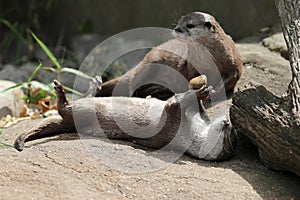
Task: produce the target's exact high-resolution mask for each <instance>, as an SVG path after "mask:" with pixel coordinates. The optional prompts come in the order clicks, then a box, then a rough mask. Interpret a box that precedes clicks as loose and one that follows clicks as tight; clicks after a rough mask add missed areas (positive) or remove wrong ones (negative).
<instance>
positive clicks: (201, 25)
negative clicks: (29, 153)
mask: <svg viewBox="0 0 300 200" xmlns="http://www.w3.org/2000/svg"><path fill="white" fill-rule="evenodd" d="M217 24H218V23H217V22H216V20H215V18H214V17H213V16H211V15H209V14H207V13H202V12H193V13H190V14H188V15H185V16H183V17H181V19H180V20H179V21H178V23H177V26H176V27H175V29H174V30H173V36H174V37H176V38H178V39H181V40H185V41H189V42H196V41H202V40H205V39H206V38H211V37H212V35H213V34H214V33H215V31H216V28H217V27H216V26H217Z"/></svg>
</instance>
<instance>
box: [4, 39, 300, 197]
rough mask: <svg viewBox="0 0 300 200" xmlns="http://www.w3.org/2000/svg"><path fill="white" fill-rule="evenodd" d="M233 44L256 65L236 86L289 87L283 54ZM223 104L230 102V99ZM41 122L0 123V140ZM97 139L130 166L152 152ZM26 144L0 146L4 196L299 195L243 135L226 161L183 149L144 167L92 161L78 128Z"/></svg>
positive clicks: (293, 180) (294, 182) (291, 179)
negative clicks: (135, 169) (0, 126)
mask: <svg viewBox="0 0 300 200" xmlns="http://www.w3.org/2000/svg"><path fill="white" fill-rule="evenodd" d="M238 48H239V50H240V51H241V54H242V57H243V59H244V61H245V62H247V63H254V62H255V63H256V64H255V65H253V66H252V67H250V66H248V65H247V66H248V67H245V68H244V73H243V75H242V78H241V81H240V82H239V85H238V87H237V89H238V88H243V87H244V86H245V85H248V84H249V83H251V82H256V83H263V84H264V85H265V86H266V87H267V88H271V89H272V92H273V91H274V92H277V94H278V95H280V94H282V93H283V92H284V91H285V90H286V88H287V85H288V81H287V80H290V77H289V76H290V68H289V64H288V62H287V61H286V60H285V59H282V58H280V56H279V55H278V54H276V53H274V52H270V51H268V50H267V48H264V47H263V46H262V45H261V43H258V44H252V45H250V44H239V45H238ZM266 69H267V70H266ZM287 74H288V75H287ZM224 104H225V105H226V106H229V105H230V100H229V101H227V102H225V103H224ZM220 105H221V104H219V105H218V106H219V107H220ZM214 109H216V110H218V109H217V107H214ZM222 109H223V108H222V106H221V108H220V110H219V112H224V110H222ZM38 121H39V120H35V121H24V122H21V123H19V124H17V125H15V126H13V127H10V128H8V129H4V133H3V134H2V136H1V138H0V141H2V142H5V143H7V144H12V143H13V140H14V138H15V137H16V136H17V135H18V134H20V133H22V132H24V131H26V130H28V129H29V128H31V127H32V126H34V125H35V124H36V123H38ZM97 142H98V144H101V147H102V148H103V149H104V150H105V147H111V146H113V147H114V148H115V149H116V150H117V152H118V154H117V155H120V154H123V155H124V157H126V158H127V159H128V165H130V163H132V164H134V163H135V161H136V160H137V159H140V160H142V161H143V160H145V161H146V160H147V161H148V160H151V159H152V158H149V157H148V156H147V152H148V151H149V149H144V148H142V149H141V148H139V147H137V146H136V145H130V144H128V143H126V142H121V141H119V142H115V143H108V142H105V141H97ZM26 146H27V148H25V149H24V151H23V152H21V153H20V152H17V151H16V150H15V149H13V148H10V147H5V146H2V147H1V148H0V194H1V198H3V199H41V198H42V199H53V198H55V199H100V198H101V199H117V198H118V199H130V198H131V199H299V198H300V193H299V185H300V178H299V177H298V176H296V175H294V174H287V173H281V172H276V171H271V170H269V169H267V168H266V167H265V166H264V165H263V164H262V163H261V162H260V161H259V157H258V153H257V150H256V149H255V147H253V146H252V145H250V144H249V143H245V142H242V141H240V143H239V144H238V147H237V151H236V155H235V156H234V157H233V158H232V159H231V160H230V161H226V162H220V163H212V162H205V161H201V160H196V159H193V158H190V157H187V156H182V157H181V158H179V159H178V160H177V161H176V162H174V163H171V164H170V165H168V166H166V167H165V168H163V169H160V170H157V171H154V172H149V173H143V174H139V173H137V174H132V173H124V172H122V171H117V170H115V169H113V168H111V167H108V166H107V161H111V162H114V161H115V160H116V158H114V156H115V157H117V156H116V155H115V154H106V157H104V158H103V159H102V160H97V159H96V158H95V157H94V156H93V155H92V154H90V153H89V152H88V151H87V149H86V148H85V147H84V146H83V143H81V142H80V140H79V139H78V137H76V135H61V136H58V137H54V138H48V139H41V140H38V141H35V142H30V143H28V144H27V145H26ZM132 152H133V153H132ZM103 160H105V161H106V163H105V164H104V163H103ZM152 160H155V158H153V159H152ZM116 165H120V163H119V164H118V163H117V164H116ZM133 166H134V165H133Z"/></svg>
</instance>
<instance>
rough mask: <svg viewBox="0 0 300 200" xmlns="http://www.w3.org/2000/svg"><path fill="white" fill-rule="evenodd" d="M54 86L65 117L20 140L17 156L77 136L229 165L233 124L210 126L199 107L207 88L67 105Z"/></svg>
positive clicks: (59, 87)
mask: <svg viewBox="0 0 300 200" xmlns="http://www.w3.org/2000/svg"><path fill="white" fill-rule="evenodd" d="M54 84H55V90H56V93H57V99H58V101H57V105H58V112H59V114H60V116H53V117H49V118H46V119H45V120H44V121H43V122H41V123H40V124H38V125H37V126H35V127H33V128H32V129H31V130H29V131H28V132H27V133H24V134H21V135H19V136H18V137H17V139H16V140H15V143H14V145H15V148H16V149H17V150H19V151H22V150H23V148H24V143H25V142H27V141H31V140H35V139H38V138H44V137H48V136H54V135H58V134H62V133H73V132H76V131H78V132H80V133H82V134H92V135H94V136H95V135H96V136H99V137H107V138H109V139H126V140H130V141H134V142H136V143H137V144H140V145H142V146H146V147H150V148H155V149H159V148H162V147H164V146H165V145H167V144H169V143H170V142H171V141H172V142H173V148H174V150H182V149H184V150H186V153H187V154H189V155H191V156H194V157H196V158H199V159H205V160H222V159H226V158H228V157H229V156H231V154H232V152H233V146H232V141H233V139H234V134H232V132H231V125H230V123H229V120H227V119H226V118H223V117H221V118H218V119H216V120H215V121H213V122H212V123H211V122H209V121H208V119H206V115H205V110H203V109H204V108H203V106H202V103H201V101H200V103H199V101H198V99H206V98H207V97H208V95H209V89H208V88H207V87H206V85H203V86H201V88H200V89H197V90H189V91H187V92H185V93H181V94H176V95H174V96H173V97H171V98H170V99H168V100H167V101H161V100H158V99H156V98H147V99H142V98H134V97H103V98H101V97H100V98H95V97H92V98H83V99H79V100H77V101H74V102H73V103H72V104H68V102H67V100H66V96H65V93H64V90H63V87H62V85H61V84H60V83H59V82H57V81H54ZM199 106H200V108H199ZM199 109H200V112H199ZM139 129H143V131H139Z"/></svg>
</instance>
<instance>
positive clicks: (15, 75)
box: [0, 63, 87, 89]
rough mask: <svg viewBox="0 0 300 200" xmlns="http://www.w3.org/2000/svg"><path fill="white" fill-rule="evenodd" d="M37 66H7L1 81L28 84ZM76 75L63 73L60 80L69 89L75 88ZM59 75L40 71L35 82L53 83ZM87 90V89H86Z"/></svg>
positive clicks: (29, 64)
mask: <svg viewBox="0 0 300 200" xmlns="http://www.w3.org/2000/svg"><path fill="white" fill-rule="evenodd" d="M36 67H37V65H36V64H34V63H27V64H24V65H22V66H15V65H12V64H7V65H4V66H3V69H2V70H1V71H0V79H5V80H10V81H13V82H16V83H22V82H27V81H28V79H29V77H30V76H31V75H32V73H33V72H34V70H35V69H36ZM75 77H76V76H75V75H74V74H70V73H66V72H64V73H61V74H60V78H61V80H62V81H61V82H62V83H63V85H65V86H68V87H71V88H72V87H73V84H74V80H75ZM57 78H58V77H57V74H56V73H54V72H52V71H46V70H44V69H40V71H39V72H38V73H37V75H36V77H34V80H36V81H39V82H42V83H44V84H49V83H51V82H52V81H53V80H54V79H57ZM85 89H87V88H85Z"/></svg>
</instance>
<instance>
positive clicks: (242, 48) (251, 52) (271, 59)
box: [237, 43, 292, 96]
mask: <svg viewBox="0 0 300 200" xmlns="http://www.w3.org/2000/svg"><path fill="white" fill-rule="evenodd" d="M237 48H238V50H239V52H240V54H241V56H242V60H243V63H244V66H245V67H244V69H243V73H242V77H241V80H240V81H239V83H240V82H244V83H243V85H247V84H249V83H253V84H262V85H264V86H267V87H268V89H269V90H270V91H272V92H273V93H274V94H276V95H279V96H281V95H282V94H284V93H285V92H286V90H287V87H288V84H289V82H290V81H291V80H292V73H291V70H290V66H289V62H288V61H287V60H286V59H284V58H283V57H281V56H280V55H279V54H278V53H276V52H272V51H270V50H269V49H268V48H266V47H264V46H263V45H261V43H244V44H237ZM238 85H239V84H238Z"/></svg>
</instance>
